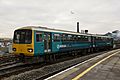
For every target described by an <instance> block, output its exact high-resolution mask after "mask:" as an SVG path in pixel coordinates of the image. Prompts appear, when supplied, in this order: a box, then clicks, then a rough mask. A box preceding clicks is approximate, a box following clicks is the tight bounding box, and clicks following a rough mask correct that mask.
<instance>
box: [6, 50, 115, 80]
mask: <svg viewBox="0 0 120 80" xmlns="http://www.w3.org/2000/svg"><path fill="white" fill-rule="evenodd" d="M114 51H116V50H114ZM111 52H112V51H111ZM103 53H105V52H100V53H97V54H92V55H89V56H83V57H80V58H76V59H72V60H69V61H64V62H60V63H56V64H53V65H48V66H44V67H42V68H39V69H34V70H31V71H27V72H25V73H21V74H19V75H13V76H11V77H9V78H6V79H5V80H33V79H34V80H36V79H40V80H42V79H44V78H45V76H47V75H51V74H54V73H57V72H59V71H62V70H64V69H66V68H69V67H71V66H73V65H75V64H78V63H80V62H83V61H85V60H86V59H90V58H91V57H95V56H97V55H100V54H103Z"/></svg>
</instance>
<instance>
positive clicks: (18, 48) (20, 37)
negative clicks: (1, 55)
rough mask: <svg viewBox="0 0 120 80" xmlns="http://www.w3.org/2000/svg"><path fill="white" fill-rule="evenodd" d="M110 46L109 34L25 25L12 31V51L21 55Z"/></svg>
mask: <svg viewBox="0 0 120 80" xmlns="http://www.w3.org/2000/svg"><path fill="white" fill-rule="evenodd" d="M112 47H113V38H112V37H109V36H102V35H96V34H82V33H78V32H72V31H66V30H58V29H51V28H47V27H41V26H26V27H22V28H19V29H16V30H15V31H14V37H13V43H12V51H13V52H12V53H13V54H15V55H19V56H22V57H25V56H29V57H37V56H39V57H42V56H47V55H48V56H49V55H56V54H57V55H60V54H62V53H65V52H67V53H68V52H72V51H81V52H84V51H86V52H88V51H89V52H93V51H97V50H101V49H111V48H112ZM79 54H81V53H79ZM86 54H87V53H86Z"/></svg>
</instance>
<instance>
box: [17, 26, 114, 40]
mask: <svg viewBox="0 0 120 80" xmlns="http://www.w3.org/2000/svg"><path fill="white" fill-rule="evenodd" d="M19 29H31V30H36V31H45V32H55V33H66V34H74V35H85V36H95V37H108V38H112V37H110V36H103V35H98V34H82V33H78V32H73V31H66V30H59V29H52V28H47V27H41V26H26V27H22V28H19ZM19 29H18V30H19Z"/></svg>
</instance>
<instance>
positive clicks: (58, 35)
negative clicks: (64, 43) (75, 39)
mask: <svg viewBox="0 0 120 80" xmlns="http://www.w3.org/2000/svg"><path fill="white" fill-rule="evenodd" d="M59 41H60V34H54V42H59Z"/></svg>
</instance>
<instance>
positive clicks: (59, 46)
mask: <svg viewBox="0 0 120 80" xmlns="http://www.w3.org/2000/svg"><path fill="white" fill-rule="evenodd" d="M65 47H67V46H66V45H57V48H58V49H60V48H65Z"/></svg>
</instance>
